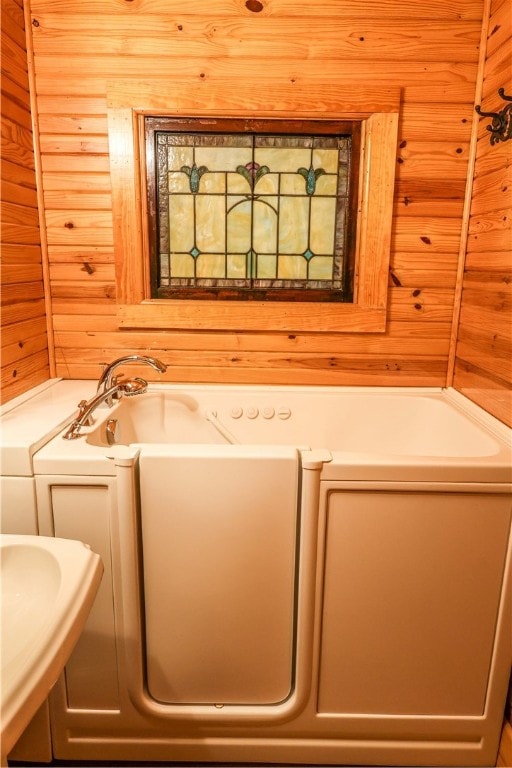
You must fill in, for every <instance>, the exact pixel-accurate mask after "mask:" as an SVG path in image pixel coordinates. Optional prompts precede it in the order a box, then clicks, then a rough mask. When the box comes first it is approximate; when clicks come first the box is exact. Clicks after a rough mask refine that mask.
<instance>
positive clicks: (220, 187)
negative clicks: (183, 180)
mask: <svg viewBox="0 0 512 768" xmlns="http://www.w3.org/2000/svg"><path fill="white" fill-rule="evenodd" d="M199 191H200V192H201V193H202V194H224V192H225V191H226V176H225V174H223V173H204V174H203V175H202V176H201V181H200V182H199Z"/></svg>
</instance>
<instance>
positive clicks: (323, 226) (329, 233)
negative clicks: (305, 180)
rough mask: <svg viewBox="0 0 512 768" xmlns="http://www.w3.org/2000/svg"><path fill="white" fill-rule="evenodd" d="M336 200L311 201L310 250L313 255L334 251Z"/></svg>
mask: <svg viewBox="0 0 512 768" xmlns="http://www.w3.org/2000/svg"><path fill="white" fill-rule="evenodd" d="M335 215H336V200H334V199H333V198H332V197H313V198H312V199H311V232H310V240H309V242H310V248H311V250H312V251H313V253H332V252H333V249H334V227H335Z"/></svg>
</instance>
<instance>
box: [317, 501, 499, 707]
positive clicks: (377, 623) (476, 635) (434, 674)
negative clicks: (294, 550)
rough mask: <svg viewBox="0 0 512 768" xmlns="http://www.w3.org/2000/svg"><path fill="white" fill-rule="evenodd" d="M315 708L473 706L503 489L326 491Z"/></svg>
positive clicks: (494, 611) (488, 633)
mask: <svg viewBox="0 0 512 768" xmlns="http://www.w3.org/2000/svg"><path fill="white" fill-rule="evenodd" d="M326 506H327V524H326V541H327V545H326V559H325V583H324V601H323V611H322V615H323V620H322V643H321V661H320V674H319V711H320V712H324V713H327V712H330V713H349V712H359V713H365V714H366V713H368V714H370V713H375V714H377V713H380V714H386V715H446V716H450V717H452V716H475V717H479V716H482V715H483V714H484V709H485V703H486V695H487V685H488V678H489V674H490V667H491V658H492V653H493V642H494V629H495V625H496V621H497V616H498V608H499V604H500V593H501V584H502V581H503V571H504V567H505V558H506V553H507V544H508V535H509V531H510V518H511V499H510V495H507V494H496V495H495V496H492V495H489V496H485V497H484V496H482V494H478V493H475V494H471V493H435V492H433V493H424V492H423V493H422V492H415V493H407V492H405V491H401V492H390V491H385V490H379V491H373V492H372V491H351V490H340V491H331V492H329V493H328V494H327V499H326Z"/></svg>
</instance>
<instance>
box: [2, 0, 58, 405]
mask: <svg viewBox="0 0 512 768" xmlns="http://www.w3.org/2000/svg"><path fill="white" fill-rule="evenodd" d="M1 35H2V38H1V39H2V107H1V111H2V114H1V118H2V168H1V180H2V191H1V199H2V234H1V241H2V262H1V282H2V293H1V322H2V377H1V382H2V388H1V399H2V402H4V401H6V400H10V399H11V398H13V397H15V396H16V395H19V394H21V393H22V392H25V391H26V390H28V389H30V388H31V387H33V386H35V385H36V384H40V383H41V382H43V381H46V379H48V378H49V375H50V374H49V366H48V343H47V333H46V319H45V301H44V289H43V279H42V278H43V273H42V260H41V245H40V236H39V221H38V206H37V193H36V177H35V172H34V151H33V141H32V123H31V116H30V97H29V83H28V74H27V71H28V68H27V51H26V44H25V25H24V22H23V7H22V0H2V32H1Z"/></svg>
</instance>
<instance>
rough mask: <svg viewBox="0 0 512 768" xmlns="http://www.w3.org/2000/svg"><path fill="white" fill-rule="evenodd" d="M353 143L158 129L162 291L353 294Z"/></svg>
mask: <svg viewBox="0 0 512 768" xmlns="http://www.w3.org/2000/svg"><path fill="white" fill-rule="evenodd" d="M351 142H352V137H351V136H350V135H334V136H333V135H318V136H316V135H279V134H276V135H270V134H261V135H258V134H253V133H251V134H246V133H199V132H198V133H194V132H187V133H181V132H169V131H158V130H157V131H155V173H156V207H157V211H158V217H157V221H158V228H157V248H156V251H157V253H156V262H157V268H158V291H159V292H158V294H157V295H160V296H162V295H164V296H175V297H180V293H183V292H185V296H188V295H190V291H191V290H193V289H199V288H203V289H207V291H209V295H213V294H217V295H219V296H220V297H223V296H227V297H228V298H229V297H230V291H231V292H232V294H233V297H234V295H235V294H236V297H237V298H238V297H239V296H240V294H243V292H244V291H252V292H253V295H255V296H257V295H258V292H264V294H265V297H267V296H269V294H270V297H271V298H279V296H278V295H277V294H278V293H279V292H280V291H288V292H289V291H293V290H297V289H300V290H307V291H312V292H313V293H314V292H315V291H319V290H321V291H322V292H325V291H326V290H328V291H334V292H338V295H339V297H340V300H347V298H346V297H344V296H343V291H344V288H345V285H346V277H345V276H346V266H347V265H346V260H347V248H348V245H347V243H348V220H349V211H350V177H351V174H350V166H351ZM272 294H273V295H272Z"/></svg>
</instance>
